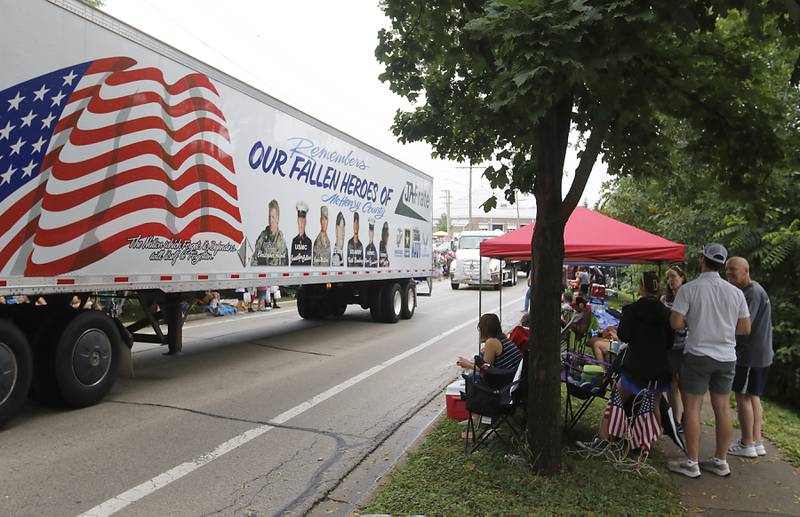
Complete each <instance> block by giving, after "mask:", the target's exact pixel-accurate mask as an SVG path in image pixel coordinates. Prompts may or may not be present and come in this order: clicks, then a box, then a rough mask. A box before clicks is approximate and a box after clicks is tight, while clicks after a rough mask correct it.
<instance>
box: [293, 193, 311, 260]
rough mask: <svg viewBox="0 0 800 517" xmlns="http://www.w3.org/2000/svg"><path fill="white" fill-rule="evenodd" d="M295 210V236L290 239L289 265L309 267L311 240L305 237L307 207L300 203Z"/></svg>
mask: <svg viewBox="0 0 800 517" xmlns="http://www.w3.org/2000/svg"><path fill="white" fill-rule="evenodd" d="M295 208H296V209H297V235H296V236H295V238H294V239H292V252H291V265H293V266H310V265H311V239H309V238H308V235H306V214H307V213H308V205H307V204H305V203H304V202H303V201H300V202H299V203H297V204H296V205H295Z"/></svg>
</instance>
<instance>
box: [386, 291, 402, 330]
mask: <svg viewBox="0 0 800 517" xmlns="http://www.w3.org/2000/svg"><path fill="white" fill-rule="evenodd" d="M381 301H382V303H381V305H382V309H383V310H382V311H381V312H383V322H384V323H397V321H398V320H399V319H400V313H401V312H402V310H403V290H402V288H401V287H400V284H398V283H391V284H389V285H386V286H384V288H383V292H382V293H381Z"/></svg>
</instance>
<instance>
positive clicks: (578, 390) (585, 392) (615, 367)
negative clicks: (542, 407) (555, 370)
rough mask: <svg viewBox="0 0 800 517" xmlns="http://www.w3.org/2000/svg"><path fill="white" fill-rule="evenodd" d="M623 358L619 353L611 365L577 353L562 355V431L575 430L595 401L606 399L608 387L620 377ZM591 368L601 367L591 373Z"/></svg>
mask: <svg viewBox="0 0 800 517" xmlns="http://www.w3.org/2000/svg"><path fill="white" fill-rule="evenodd" d="M623 356H624V352H623V353H620V354H618V355H617V356H616V357H615V358H614V361H613V362H612V363H607V362H605V361H598V360H597V359H595V358H594V357H592V356H590V355H588V354H583V353H580V352H566V353H565V354H564V356H563V358H562V361H561V382H563V383H564V384H565V386H566V392H567V394H566V397H565V402H564V430H565V431H570V430H572V428H573V427H575V424H577V423H578V420H580V419H581V417H582V416H583V414H584V413H586V410H587V409H589V406H591V405H592V402H594V400H595V399H596V398H601V399H604V400H608V392H609V387H610V386H611V384H612V383H613V382H614V381H615V380H616V378H617V377H618V376H619V372H620V370H621V368H622V361H623ZM587 366H589V368H586V367H587ZM592 367H600V368H601V369H602V370H601V372H593V371H591V368H592ZM578 400H580V402H578ZM576 406H577V407H576Z"/></svg>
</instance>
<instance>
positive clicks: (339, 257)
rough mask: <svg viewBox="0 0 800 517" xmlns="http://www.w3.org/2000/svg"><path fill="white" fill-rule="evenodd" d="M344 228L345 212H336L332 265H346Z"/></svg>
mask: <svg viewBox="0 0 800 517" xmlns="http://www.w3.org/2000/svg"><path fill="white" fill-rule="evenodd" d="M344 230H345V222H344V214H342V213H341V212H339V213H338V214H336V242H335V243H334V244H333V252H332V253H331V266H334V267H341V266H344V246H345V242H344V237H345V233H344Z"/></svg>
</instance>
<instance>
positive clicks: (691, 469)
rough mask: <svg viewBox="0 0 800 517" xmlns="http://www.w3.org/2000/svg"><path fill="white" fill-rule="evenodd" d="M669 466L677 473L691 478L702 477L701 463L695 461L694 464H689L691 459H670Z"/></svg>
mask: <svg viewBox="0 0 800 517" xmlns="http://www.w3.org/2000/svg"><path fill="white" fill-rule="evenodd" d="M667 468H668V469H669V470H671V471H672V472H675V473H677V474H683V475H684V476H686V477H689V478H699V477H700V465H699V464H697V463H695V464H694V465H689V460H683V461H670V462H668V463H667Z"/></svg>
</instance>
